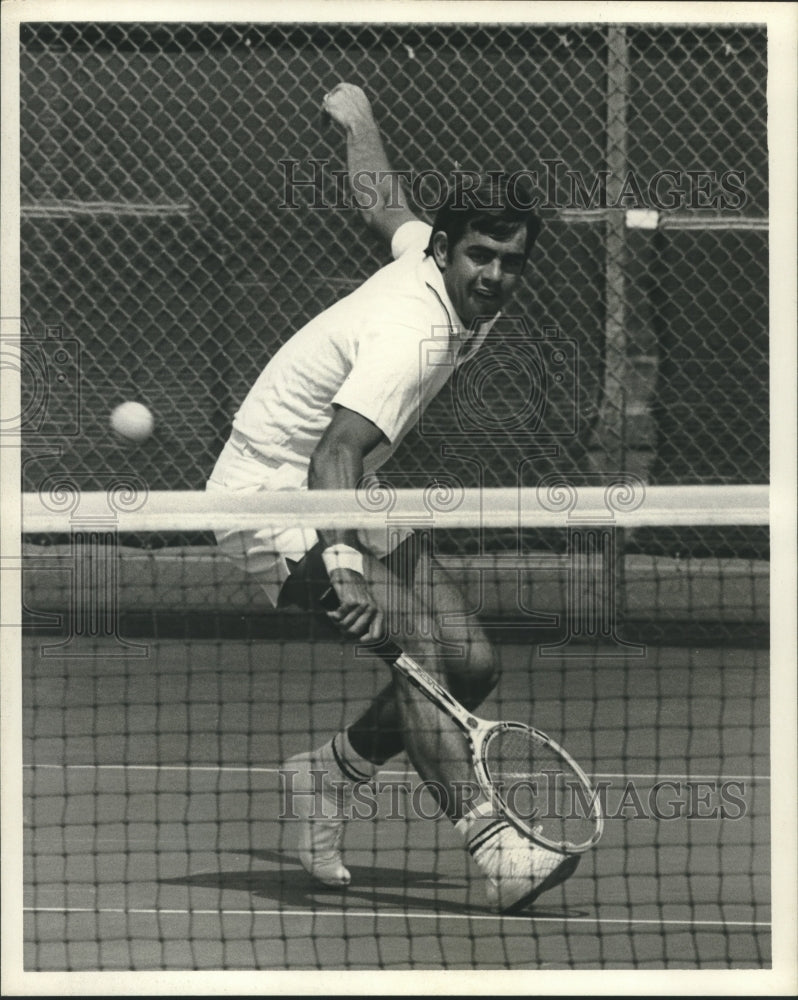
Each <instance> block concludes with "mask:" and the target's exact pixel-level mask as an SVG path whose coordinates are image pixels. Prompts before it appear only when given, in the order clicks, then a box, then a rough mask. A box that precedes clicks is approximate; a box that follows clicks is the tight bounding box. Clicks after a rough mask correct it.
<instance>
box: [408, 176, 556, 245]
mask: <svg viewBox="0 0 798 1000" xmlns="http://www.w3.org/2000/svg"><path fill="white" fill-rule="evenodd" d="M466 176H467V177H468V178H469V179H471V180H473V177H474V175H473V174H471V175H466ZM534 201H535V194H534V191H533V190H532V188H531V185H530V184H529V183H528V182H527V179H526V177H524V176H523V174H513V175H511V176H510V177H508V176H507V174H489V175H487V176H483V177H481V178H480V181H479V183H478V185H477V186H476V187H471V186H466V184H465V178H462V179H461V178H458V179H457V180H456V181H455V183H454V184H453V185H452V188H451V190H450V191H449V193H448V194H447V196H446V201H445V202H444V203H443V204H442V205H441V207H440V208H439V209H438V211H437V213H436V215H435V221H434V222H433V224H432V235H431V236H430V240H429V245H428V246H427V253H428V254H431V253H432V240H433V237H434V236H435V233H437V232H441V231H443V232H444V233H446V236H447V238H448V241H449V252H451V251H452V249H453V248H454V246H455V244H456V243H457V242H458V241H459V240H460V239H462V237H463V236H464V235H465V233H466V232H467V230H468V228H469V226H470V227H471V229H473V230H474V231H475V232H477V233H482V234H483V235H484V236H492V237H493V239H496V240H506V239H509V238H510V237H511V236H512V235H513V233H515V231H516V230H517V229H518V227H519V226H525V227H526V245H525V247H524V252H525V253H527V254H528V253H529V251H530V250H531V249H532V247H533V246H534V244H535V240H537V238H538V236H539V234H540V226H541V219H540V216H539V215H538V214H537V213H536V212H535V211H534V210H533V209H532V207H531V206H532V204H533V203H534Z"/></svg>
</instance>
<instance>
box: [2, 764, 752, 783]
mask: <svg viewBox="0 0 798 1000" xmlns="http://www.w3.org/2000/svg"><path fill="white" fill-rule="evenodd" d="M22 766H23V769H29V770H33V769H36V768H40V769H43V770H46V769H48V768H49V769H51V770H58V771H65V770H66V771H207V772H211V773H218V772H230V773H231V774H249V773H252V774H280V773H281V772H282V770H283V768H282V767H276V766H273V765H270V766H268V767H256V766H251V767H234V766H232V765H226V764H23V765H22ZM379 777H383V778H386V777H391V778H414V777H418V775H416V772H415V771H380V772H379ZM589 777H592V778H636V779H638V780H640V781H675V780H680V781H730V780H732V779H736V780H738V781H770V775H769V774H733V775H723V774H622V773H617V774H616V773H613V772H610V771H597V772H595V773H594V774H591V775H589ZM419 780H421V779H419Z"/></svg>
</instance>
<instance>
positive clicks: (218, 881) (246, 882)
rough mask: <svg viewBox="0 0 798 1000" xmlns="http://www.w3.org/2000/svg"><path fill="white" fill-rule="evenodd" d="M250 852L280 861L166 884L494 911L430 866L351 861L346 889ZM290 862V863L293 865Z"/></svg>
mask: <svg viewBox="0 0 798 1000" xmlns="http://www.w3.org/2000/svg"><path fill="white" fill-rule="evenodd" d="M232 853H235V854H243V855H245V854H247V853H249V855H250V857H251V858H252V859H253V862H264V861H265V862H267V863H269V864H273V865H276V866H279V867H277V868H274V869H272V870H266V871H220V872H203V873H199V874H196V875H185V876H180V877H177V878H170V879H161V880H159V884H160V885H188V886H194V887H198V888H204V889H212V890H216V891H220V892H246V893H248V894H249V895H250V896H255V897H257V898H260V899H268V900H272V901H273V902H274V903H275V904H277V905H278V906H280V907H281V908H284V909H293V908H297V909H302V908H305V907H307V908H313V909H315V908H318V907H319V906H320V905H325V904H327V905H329V906H331V907H334V908H341V909H342V910H344V911H346V910H347V909H349V908H352V906H353V904H354V906H355V907H357V906H369V907H380V908H382V907H391V906H393V907H397V906H401V908H402V909H405V910H406V909H412V910H414V911H416V912H418V913H445V914H456V915H458V916H463V915H467V914H473V915H474V916H481V915H484V914H485V913H490V914H493V911H492V910H490V909H489V908H488V907H487V906H486V905H485V903H484V901H483V899H482V897H481V895H480V894H479V893H480V892H481V890H479V889H477V888H476V886H475V892H474V895H475V897H476V898H474V899H473V900H468V901H464V900H462V899H457V898H455V899H448V900H447V899H446V895H447V894H448V893H451V894H454V895H456V896H457V897H461V896H462V893H463V890H464V882H463V880H460V879H451V878H447V877H446V876H445V875H435V874H431V873H430V872H428V871H419V870H413V869H409V868H396V867H390V868H389V867H385V866H380V865H357V864H349V865H348V866H347V867H348V868H349V871H350V872H351V875H352V882H351V884H350V885H349V886H348V887H347V888H346V889H334V888H326V887H325V886H322V885H319V883H318V882H315V881H314V880H313V879H312V878H311V877H310V876H309V875H308V874H307V872H305V870H304V869H303V868H302V867H301V866H300V865H299V863H298V862H295V861H294V859H293V858H289V857H286V856H285V855H284V854H281V853H280V852H279V851H271V850H259V851H251V852H247V851H234V852H232ZM289 866H290V867H289ZM585 916H588V911H586V910H576V909H573V908H561V907H548V908H545V909H544V908H542V907H535V908H534V909H530V910H528V911H526V912H524V913H522V914H516V915H513V916H508V917H505V918H504V919H529V918H530V917H532V918H534V917H538V918H543V917H546V918H549V919H556V918H568V917H570V918H576V917H585Z"/></svg>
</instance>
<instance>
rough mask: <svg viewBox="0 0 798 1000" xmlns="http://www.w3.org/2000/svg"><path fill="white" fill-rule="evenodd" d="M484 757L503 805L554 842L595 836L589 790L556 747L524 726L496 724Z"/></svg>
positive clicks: (531, 830)
mask: <svg viewBox="0 0 798 1000" xmlns="http://www.w3.org/2000/svg"><path fill="white" fill-rule="evenodd" d="M483 763H484V765H485V770H486V772H487V775H488V778H489V780H490V782H491V785H492V786H493V788H494V791H495V793H496V795H497V796H498V798H499V799H500V801H501V802H502V804H503V806H504V807H505V809H506V810H507V811H508V812H509V813H511V814H512V816H513V817H515V819H516V820H518V821H520V823H521V825H522V826H523V827H525V828H526V830H527V832H529V833H532V834H534V836H535V837H537V838H541V839H543V840H545V841H546V842H548V843H549V844H551V845H552V846H560V847H567V846H570V847H572V848H578V847H582V846H583V845H585V844H586V843H588V842H589V841H590V840H591V839H592V838H593V836H594V833H595V831H596V824H597V819H598V817H597V803H596V801H595V799H594V797H593V790H592V789H591V788H589V787H587V786H586V785H585V782H584V780H583V777H582V776H581V775H580V774H579V773H578V772H577V771H576V770H575V769H574V767H573V765H572V764H571V763H570V762H569V761H568V760H567V759H566V758H565V757H563V756H562V755H561V754H560V753H559V752H558V751H557V750H556V749H555V748H554V747H552V746H551V745H550V744H548V743H546V742H545V741H543V740H541V739H540V738H539V737H537V736H536V735H535V734H534V733H533V732H532V731H530V730H527V729H524V728H520V727H519V728H504V729H497V730H495V731H494V732H493V733H492V734H491V735H490V736H489V737H488V740H487V742H486V744H485V746H484V749H483Z"/></svg>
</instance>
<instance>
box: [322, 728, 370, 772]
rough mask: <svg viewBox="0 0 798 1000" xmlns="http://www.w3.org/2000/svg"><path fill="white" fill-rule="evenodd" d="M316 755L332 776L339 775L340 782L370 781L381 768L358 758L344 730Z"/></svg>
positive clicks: (363, 758) (362, 758) (358, 755)
mask: <svg viewBox="0 0 798 1000" xmlns="http://www.w3.org/2000/svg"><path fill="white" fill-rule="evenodd" d="M318 754H319V760H320V762H321V763H322V764H324V765H325V766H326V767H327V768H329V769H330V772H331V773H332V774H334V775H340V777H341V780H343V781H350V782H352V784H359V783H360V782H362V781H370V780H371V778H373V777H374V775H375V774H376V773H377V771H379V769H380V766H381V765H379V764H374V763H373V762H372V761H370V760H366V758H365V757H361V756H360V754H359V753H358V752H357V750H355V749H354V747H353V746H352V744H351V743H350V742H349V736H348V734H347V732H346V730H345V729H344V730H342V731H341V732H340V733H336V734H335V736H333V738H332V739H331V740H329V741H328V742H327V743H325V744H324V746H323V747H321V748H320V750H319V751H318Z"/></svg>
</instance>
